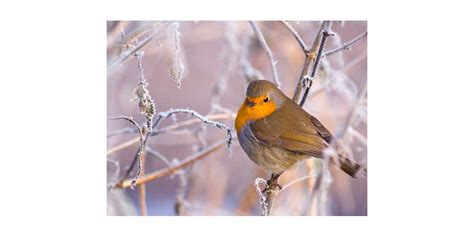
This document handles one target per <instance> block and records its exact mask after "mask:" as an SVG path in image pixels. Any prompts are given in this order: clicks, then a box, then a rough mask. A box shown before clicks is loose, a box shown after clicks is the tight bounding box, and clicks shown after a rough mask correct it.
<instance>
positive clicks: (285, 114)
mask: <svg viewBox="0 0 474 237" xmlns="http://www.w3.org/2000/svg"><path fill="white" fill-rule="evenodd" d="M235 130H236V131H237V137H238V140H239V143H240V145H241V147H242V148H243V150H244V151H245V153H246V154H247V156H248V157H249V158H250V160H252V161H253V162H254V163H255V164H257V165H258V166H260V167H261V168H263V169H265V170H267V171H271V173H272V179H273V178H278V177H279V176H280V175H281V174H282V173H283V172H284V171H286V170H288V169H290V168H291V167H292V166H293V165H294V164H295V163H297V162H298V161H301V160H305V159H308V158H311V157H316V158H322V157H323V150H324V149H325V148H327V147H328V146H329V144H331V141H332V140H333V135H332V134H331V132H330V131H329V130H328V129H327V128H326V127H325V126H324V125H323V124H322V123H321V122H320V121H319V120H318V119H317V118H315V117H314V116H312V115H311V114H309V113H308V112H306V111H305V110H304V109H303V108H301V107H300V106H299V105H298V104H297V103H296V102H294V101H293V100H291V99H290V98H288V97H287V96H286V95H285V94H284V93H283V92H282V91H281V90H280V89H279V88H278V87H277V86H276V85H275V84H273V83H272V82H270V81H267V80H255V81H252V82H251V83H250V84H249V85H248V87H247V92H246V97H245V99H244V101H243V103H242V105H241V107H240V109H239V111H238V113H237V116H236V118H235ZM340 161H341V162H339V167H340V168H341V169H342V170H343V171H344V172H345V173H347V174H348V175H350V176H351V177H355V175H356V173H357V172H358V170H359V169H360V167H361V166H360V165H359V164H354V163H355V162H351V161H350V160H349V159H347V158H346V157H342V159H340Z"/></svg>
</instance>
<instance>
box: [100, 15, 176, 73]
mask: <svg viewBox="0 0 474 237" xmlns="http://www.w3.org/2000/svg"><path fill="white" fill-rule="evenodd" d="M168 24H169V22H150V23H147V24H145V25H144V26H141V27H139V28H138V29H137V30H135V31H134V32H132V33H131V34H129V36H127V39H126V42H124V44H123V45H120V46H117V47H119V48H118V49H116V50H111V52H110V53H109V52H107V54H114V52H115V54H116V55H108V58H107V70H108V71H111V70H112V69H114V68H115V67H116V66H118V65H120V64H121V63H122V62H124V61H125V60H126V59H127V58H129V57H130V56H132V55H134V54H135V53H136V52H137V51H138V50H140V49H141V48H143V47H144V46H145V45H147V44H148V42H150V41H151V40H152V39H154V38H156V37H157V36H158V34H159V33H161V32H162V29H163V28H164V27H165V26H166V25H168ZM150 31H151V33H149V34H148V35H146V36H145V37H144V39H143V40H141V41H140V40H138V38H140V37H141V36H142V35H144V34H145V33H148V32H150ZM112 51H114V52H112Z"/></svg>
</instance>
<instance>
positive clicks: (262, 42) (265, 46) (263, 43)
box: [250, 21, 281, 88]
mask: <svg viewBox="0 0 474 237" xmlns="http://www.w3.org/2000/svg"><path fill="white" fill-rule="evenodd" d="M250 25H251V26H252V28H253V31H254V32H255V35H256V36H257V39H258V42H260V45H261V46H262V47H263V49H264V50H265V53H266V54H267V56H268V58H269V59H270V62H271V66H272V73H273V79H275V84H276V85H277V86H278V88H280V86H281V82H280V80H279V79H278V74H277V71H276V67H275V65H276V64H277V61H275V59H273V53H272V51H271V50H270V47H268V44H267V41H266V40H265V37H263V34H262V31H260V28H258V26H257V24H256V23H255V22H254V21H250Z"/></svg>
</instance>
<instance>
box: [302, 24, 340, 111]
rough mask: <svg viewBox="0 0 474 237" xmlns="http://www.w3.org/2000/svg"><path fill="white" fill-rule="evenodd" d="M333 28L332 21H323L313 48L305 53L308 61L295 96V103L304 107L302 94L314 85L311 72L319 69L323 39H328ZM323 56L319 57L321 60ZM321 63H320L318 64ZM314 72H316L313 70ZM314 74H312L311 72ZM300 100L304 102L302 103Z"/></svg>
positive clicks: (305, 63) (304, 66) (304, 65)
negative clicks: (317, 60) (318, 60)
mask: <svg viewBox="0 0 474 237" xmlns="http://www.w3.org/2000/svg"><path fill="white" fill-rule="evenodd" d="M330 27H331V22H330V21H323V23H322V24H321V27H320V28H319V31H318V34H317V35H316V37H315V39H314V42H313V46H312V47H311V49H310V50H309V51H307V52H306V53H305V55H306V59H305V62H304V64H303V69H302V70H301V75H300V78H299V81H298V85H297V86H296V89H295V93H294V95H293V101H295V102H296V103H298V104H300V105H302V104H304V101H303V100H301V98H300V97H301V94H302V93H305V91H306V90H308V89H309V88H310V87H311V84H312V79H313V78H312V77H311V76H310V71H309V70H311V69H312V68H317V67H318V66H319V64H316V59H317V58H318V55H317V53H318V52H319V51H320V49H321V48H323V47H324V45H322V44H323V43H325V41H324V42H323V38H326V37H327V36H328V33H329V28H330ZM320 57H321V56H320V55H319V58H320ZM318 63H319V62H318ZM312 71H314V72H315V70H314V69H313V70H312ZM311 74H312V72H311ZM300 100H301V101H302V102H303V103H301V102H300Z"/></svg>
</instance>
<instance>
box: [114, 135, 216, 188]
mask: <svg viewBox="0 0 474 237" xmlns="http://www.w3.org/2000/svg"><path fill="white" fill-rule="evenodd" d="M224 144H225V142H224V141H219V142H216V143H214V144H212V145H210V146H208V147H207V148H205V149H203V150H202V151H200V152H197V153H194V154H192V155H190V156H188V157H186V158H184V159H183V160H181V162H180V163H178V164H174V165H173V166H170V167H168V168H164V169H161V170H158V171H155V172H153V173H150V174H147V175H145V176H143V177H141V178H139V179H138V180H137V181H136V184H142V183H147V182H150V181H152V180H155V179H158V178H161V177H165V176H168V175H170V174H173V173H175V172H176V171H177V170H180V169H183V168H185V167H188V166H189V165H191V164H193V163H194V162H196V161H199V160H201V159H203V158H204V157H206V156H207V155H209V154H211V153H212V152H214V151H217V150H218V149H219V148H220V147H222V146H224ZM132 182H133V180H130V179H129V180H124V181H123V182H121V183H119V184H117V187H118V188H127V187H130V186H131V184H132Z"/></svg>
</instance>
